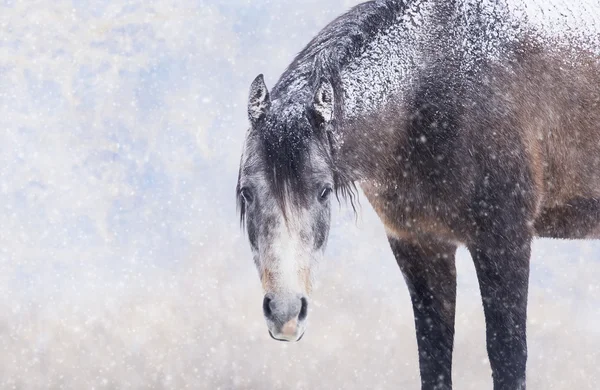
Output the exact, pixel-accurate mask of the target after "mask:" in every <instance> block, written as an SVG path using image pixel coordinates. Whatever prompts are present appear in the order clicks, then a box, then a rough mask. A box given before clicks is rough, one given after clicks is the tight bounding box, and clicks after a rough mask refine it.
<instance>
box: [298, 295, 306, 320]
mask: <svg viewBox="0 0 600 390" xmlns="http://www.w3.org/2000/svg"><path fill="white" fill-rule="evenodd" d="M300 301H301V302H302V307H301V308H300V314H298V320H299V321H304V319H305V318H306V315H307V314H308V313H307V311H308V301H307V300H306V298H304V297H302V298H300Z"/></svg>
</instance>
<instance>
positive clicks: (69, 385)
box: [0, 0, 600, 389]
mask: <svg viewBox="0 0 600 390" xmlns="http://www.w3.org/2000/svg"><path fill="white" fill-rule="evenodd" d="M356 3H357V2H356V1H350V0H345V1H344V0H326V1H324V0H308V1H301V2H299V1H291V0H278V1H249V0H225V1H217V0H205V1H203V0H199V1H188V0H185V1H170V2H169V1H152V0H150V1H148V0H144V1H142V0H137V1H127V2H118V1H88V0H72V1H64V0H55V1H33V0H28V1H15V0H1V1H0V221H1V225H0V226H1V227H0V388H1V389H12V388H14V389H42V388H49V389H55V388H64V389H84V388H88V389H91V388H95V389H104V388H106V389H121V388H123V389H125V388H131V389H138V388H157V389H162V388H165V389H183V388H193V389H217V388H221V389H230V388H240V389H246V388H247V389H258V388H273V389H288V388H290V389H317V388H319V389H342V388H353V389H364V388H371V389H379V388H381V389H384V388H391V387H395V388H401V389H417V388H419V376H418V367H417V351H416V341H415V335H414V326H413V317H412V309H411V307H410V300H409V296H408V291H407V289H406V287H405V284H404V281H403V279H402V277H401V274H400V271H399V270H398V269H397V266H396V264H395V260H394V258H393V256H392V254H391V251H390V250H389V249H388V245H387V241H386V239H385V234H384V230H383V227H382V225H381V223H380V222H379V221H378V219H377V217H376V216H375V214H374V212H373V211H372V209H371V208H370V206H369V204H368V202H367V201H366V199H365V198H364V197H361V200H362V201H361V205H362V206H361V209H360V217H359V219H358V221H357V222H355V219H354V216H353V215H352V213H351V212H350V211H349V208H348V207H344V206H343V205H342V207H340V208H337V207H336V208H335V210H336V212H335V213H334V216H333V218H334V219H333V224H332V231H331V238H330V241H329V245H328V249H327V252H326V260H325V261H324V262H323V263H322V264H320V267H319V275H318V283H317V285H316V289H315V291H314V294H313V304H312V306H311V313H310V324H309V327H308V330H307V332H306V335H305V336H304V338H303V340H302V341H301V342H300V343H296V344H285V343H278V342H275V341H273V340H271V338H270V337H269V336H268V334H267V328H266V325H265V323H264V320H263V317H262V311H261V303H262V291H261V287H260V282H259V279H258V275H257V272H256V270H255V268H254V264H253V262H252V259H251V256H250V250H249V246H248V243H247V240H246V238H245V237H244V236H243V234H242V231H241V230H240V229H239V222H238V218H237V215H236V211H235V198H234V189H235V183H236V178H237V168H238V163H239V156H240V153H241V147H242V142H243V138H244V134H245V131H246V129H247V126H248V124H247V119H246V99H247V92H248V87H249V85H250V82H251V81H252V79H253V78H254V77H255V76H256V75H257V74H259V73H264V74H265V78H266V82H267V84H268V85H269V87H272V85H273V84H274V83H275V82H276V80H277V78H278V76H279V75H280V74H281V72H282V71H283V70H284V68H285V67H286V66H287V64H288V63H289V62H290V61H291V60H292V58H293V56H294V55H295V54H296V53H297V52H298V51H299V50H300V49H301V48H302V47H303V45H305V44H306V43H307V42H308V41H309V39H310V38H311V37H312V36H313V35H314V34H316V33H317V32H318V30H319V29H321V28H322V27H324V26H325V24H326V23H327V22H328V21H330V20H332V19H333V18H334V17H335V16H337V15H338V14H340V13H341V12H343V11H345V10H347V9H348V8H349V7H350V6H352V5H354V4H356ZM457 266H458V274H459V277H458V278H459V291H458V307H457V320H456V326H457V331H456V342H455V354H454V374H453V375H454V382H455V388H456V389H485V388H490V389H491V378H490V375H491V371H490V367H489V363H488V361H487V354H486V350H485V332H484V322H483V311H482V309H481V304H480V297H479V292H478V288H477V283H476V279H475V273H474V269H473V266H472V263H471V260H470V258H469V256H468V254H467V252H466V251H465V250H460V251H459V257H458V265H457ZM528 327H529V329H528V330H529V363H528V385H529V387H528V388H529V389H572V388H576V389H597V388H599V387H600V367H598V362H599V361H600V352H599V351H600V243H598V242H592V241H573V242H566V241H551V240H541V241H537V242H536V243H535V245H534V250H533V258H532V272H531V287H530V303H529V324H528Z"/></svg>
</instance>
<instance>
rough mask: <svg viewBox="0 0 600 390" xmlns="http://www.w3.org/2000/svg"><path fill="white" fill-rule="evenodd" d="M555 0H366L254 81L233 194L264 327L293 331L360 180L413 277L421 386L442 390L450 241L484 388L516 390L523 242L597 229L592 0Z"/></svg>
mask: <svg viewBox="0 0 600 390" xmlns="http://www.w3.org/2000/svg"><path fill="white" fill-rule="evenodd" d="M554 3H556V4H554V5H552V4H550V5H547V4H548V3H546V2H545V3H543V4H542V5H537V4H531V3H529V4H524V3H523V2H522V1H520V0H497V1H493V2H484V3H483V4H482V3H481V2H479V1H475V0H452V1H447V0H376V1H368V2H366V3H362V4H359V5H357V6H355V7H354V8H352V9H351V10H349V11H348V12H347V13H345V14H343V15H342V16H340V17H338V18H337V19H335V20H334V21H332V22H331V23H330V24H328V25H327V26H326V27H325V28H324V29H323V30H322V31H321V32H319V33H318V34H317V35H316V36H315V37H314V38H313V39H312V40H311V41H310V42H309V43H308V45H307V46H306V47H305V48H304V49H303V50H302V51H301V52H300V53H299V54H298V55H297V56H296V57H295V59H294V60H293V61H292V62H291V64H290V65H289V66H288V67H287V69H286V70H285V71H284V73H283V74H282V75H281V77H280V79H279V81H278V82H277V83H276V84H275V85H274V87H273V88H272V90H271V91H269V89H268V87H267V86H266V83H265V80H264V77H263V75H259V76H258V77H256V78H255V79H254V81H253V82H252V83H251V86H250V93H249V98H248V107H247V110H248V118H249V121H250V126H249V129H248V130H247V133H246V138H245V141H244V147H243V152H242V156H241V160H240V169H239V177H238V182H237V186H236V199H237V205H238V210H239V214H240V223H241V225H242V226H243V228H245V230H246V232H247V236H248V240H249V243H250V248H251V251H252V255H253V259H254V262H255V265H256V267H257V269H258V272H259V275H260V280H261V282H262V286H263V288H264V291H265V296H264V299H263V303H262V309H263V313H264V317H265V319H266V322H267V327H268V330H269V334H270V335H271V337H272V338H274V339H276V340H283V341H298V340H300V339H301V338H302V336H303V335H304V332H305V330H306V322H307V317H308V309H309V298H308V297H309V295H310V293H311V281H312V279H313V275H312V271H311V269H312V265H313V264H315V263H316V262H318V261H319V260H320V259H321V258H322V257H323V255H324V250H325V246H326V242H327V237H328V234H329V227H330V219H331V217H330V209H331V203H332V196H331V195H332V194H335V196H336V197H337V199H338V201H339V200H340V199H349V200H350V201H351V202H352V204H353V205H354V199H355V197H356V196H357V193H358V192H357V186H360V188H361V189H362V191H363V193H364V195H365V196H366V198H367V199H368V201H369V202H370V204H371V205H372V207H373V209H374V210H375V211H376V213H377V215H378V216H379V218H380V219H381V221H382V223H383V225H384V227H385V231H386V234H387V239H388V241H389V244H390V247H391V249H392V252H393V254H394V256H395V258H396V260H397V263H398V266H399V268H400V270H401V272H402V275H403V277H404V279H405V281H406V285H407V286H408V290H409V293H410V298H411V301H412V306H413V314H414V322H415V329H416V336H417V344H418V352H419V353H418V357H419V368H420V377H421V386H422V389H451V388H452V377H451V368H452V350H453V338H454V319H455V302H456V269H455V252H456V250H457V247H458V246H459V245H461V246H466V248H467V249H468V251H469V252H470V254H471V257H472V260H473V262H474V264H475V269H476V274H477V278H478V282H479V287H480V292H481V296H482V304H483V309H484V314H485V321H486V344H487V352H488V356H489V361H490V365H491V368H492V379H493V383H494V389H496V390H500V389H511V390H514V389H525V387H526V375H525V371H526V370H525V369H526V361H527V342H526V319H527V293H528V281H529V269H530V265H529V261H530V255H531V243H532V240H533V238H534V237H552V238H561V239H583V238H588V239H589V238H591V239H598V238H600V25H598V24H595V23H594V21H593V17H592V18H590V17H587V18H586V15H588V16H589V15H598V14H599V13H600V9H598V8H595V9H594V8H592V9H589V8H586V7H588V6H590V5H589V4H588V5H587V6H586V7H583V6H582V9H583V12H578V11H577V10H575V9H569V8H566V11H560V7H563V8H564V7H566V6H565V5H564V4H562V3H557V2H556V1H554ZM582 4H583V3H582ZM543 7H546V8H543ZM571 8H572V7H571ZM549 9H550V11H554V12H549V11H548V10H549ZM559 11H560V12H559Z"/></svg>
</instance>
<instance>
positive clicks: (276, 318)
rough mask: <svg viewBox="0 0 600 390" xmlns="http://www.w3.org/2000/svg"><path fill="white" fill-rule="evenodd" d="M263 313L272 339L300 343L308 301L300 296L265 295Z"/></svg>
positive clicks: (304, 326)
mask: <svg viewBox="0 0 600 390" xmlns="http://www.w3.org/2000/svg"><path fill="white" fill-rule="evenodd" d="M263 313H264V315H265V319H266V321H267V326H268V328H269V335H271V337H272V338H273V339H275V340H279V341H300V339H302V336H303V335H304V331H305V330H306V318H307V315H308V299H307V298H306V296H304V295H302V294H296V295H294V294H274V293H267V294H266V295H265V298H264V300H263Z"/></svg>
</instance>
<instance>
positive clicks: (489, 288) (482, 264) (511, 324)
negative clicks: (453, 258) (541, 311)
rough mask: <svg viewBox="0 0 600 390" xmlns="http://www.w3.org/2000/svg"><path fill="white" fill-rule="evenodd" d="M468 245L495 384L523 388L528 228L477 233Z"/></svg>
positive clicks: (500, 389) (497, 388) (498, 389)
mask: <svg viewBox="0 0 600 390" xmlns="http://www.w3.org/2000/svg"><path fill="white" fill-rule="evenodd" d="M469 250H470V252H471V256H472V257H473V261H474V263H475V269H476V271H477V278H478V279H479V289H480V291H481V297H482V300H483V308H484V312H485V322H486V339H487V350H488V356H489V358H490V364H491V366H492V376H493V380H494V390H517V389H518V390H524V389H525V366H526V362H527V340H526V328H525V327H526V319H527V288H528V280H529V257H530V250H531V234H530V233H528V229H527V228H523V229H514V228H510V229H506V231H505V232H503V233H501V234H499V233H498V232H496V233H492V234H486V233H481V234H479V235H478V237H477V243H476V244H473V245H470V246H469Z"/></svg>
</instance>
